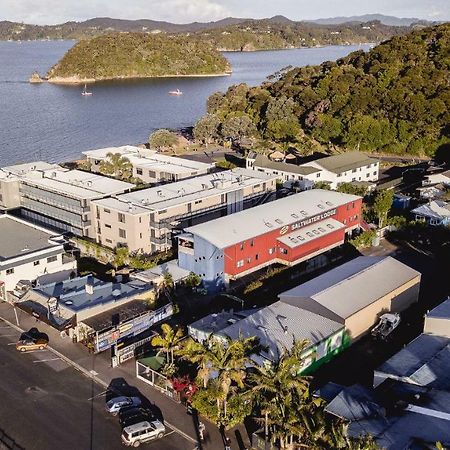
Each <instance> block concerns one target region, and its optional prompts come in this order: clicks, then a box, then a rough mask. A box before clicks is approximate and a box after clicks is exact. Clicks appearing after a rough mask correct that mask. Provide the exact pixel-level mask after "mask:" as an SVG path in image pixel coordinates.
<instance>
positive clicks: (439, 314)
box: [427, 297, 450, 319]
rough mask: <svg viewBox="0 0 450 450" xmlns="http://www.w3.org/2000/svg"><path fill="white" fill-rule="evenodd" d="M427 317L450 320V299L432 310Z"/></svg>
mask: <svg viewBox="0 0 450 450" xmlns="http://www.w3.org/2000/svg"><path fill="white" fill-rule="evenodd" d="M427 317H434V318H436V319H450V297H449V298H448V299H447V300H444V301H443V302H442V303H441V304H439V305H438V306H436V308H434V309H432V310H431V311H430V312H429V313H428V314H427Z"/></svg>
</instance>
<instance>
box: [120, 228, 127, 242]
mask: <svg viewBox="0 0 450 450" xmlns="http://www.w3.org/2000/svg"><path fill="white" fill-rule="evenodd" d="M119 237H121V238H124V239H125V238H126V237H127V232H126V231H125V230H122V228H119Z"/></svg>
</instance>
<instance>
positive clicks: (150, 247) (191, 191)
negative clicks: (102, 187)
mask: <svg viewBox="0 0 450 450" xmlns="http://www.w3.org/2000/svg"><path fill="white" fill-rule="evenodd" d="M275 190H276V177H274V176H271V175H266V174H263V173H258V172H253V171H250V170H246V169H240V168H237V169H233V170H227V171H223V172H219V173H214V174H209V175H203V176H201V177H195V178H190V179H188V180H184V181H179V182H177V183H170V184H166V185H162V186H157V187H152V188H148V189H142V190H138V191H134V192H131V193H128V194H122V195H118V196H116V197H111V198H104V199H101V200H95V201H93V202H92V206H93V208H94V209H95V213H94V216H93V217H94V220H95V237H96V240H97V242H98V243H100V244H102V245H106V246H107V247H111V248H115V247H117V246H127V247H128V249H129V250H130V251H132V252H133V251H139V252H143V253H153V252H156V251H162V250H166V249H168V248H170V247H171V246H172V231H173V230H174V229H182V228H184V227H185V226H189V225H194V224H198V223H202V222H206V221H208V220H211V219H213V218H217V217H221V216H225V215H228V214H232V213H234V212H237V211H241V210H243V209H246V208H249V207H252V206H255V205H257V204H260V203H264V202H265V201H268V200H271V199H272V198H271V197H273V196H274V192H275Z"/></svg>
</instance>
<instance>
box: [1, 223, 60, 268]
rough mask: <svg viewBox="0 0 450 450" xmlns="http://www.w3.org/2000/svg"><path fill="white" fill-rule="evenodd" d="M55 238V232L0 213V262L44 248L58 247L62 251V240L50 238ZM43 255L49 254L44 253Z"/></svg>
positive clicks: (56, 236)
mask: <svg viewBox="0 0 450 450" xmlns="http://www.w3.org/2000/svg"><path fill="white" fill-rule="evenodd" d="M57 238H58V235H57V234H56V233H52V232H51V231H48V230H45V229H43V228H40V227H37V226H34V225H32V224H29V223H27V222H25V221H23V220H20V219H17V218H15V217H13V216H9V215H0V262H3V261H6V260H8V259H12V258H17V257H23V256H26V255H28V256H30V255H31V254H32V253H36V252H39V251H42V250H46V249H55V248H60V251H59V253H62V252H63V247H62V242H57V241H52V240H51V239H57ZM44 256H45V257H47V256H49V255H47V254H45V255H44ZM44 256H43V257H44ZM2 267H3V266H2Z"/></svg>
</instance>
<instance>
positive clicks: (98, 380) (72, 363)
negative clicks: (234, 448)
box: [0, 317, 197, 444]
mask: <svg viewBox="0 0 450 450" xmlns="http://www.w3.org/2000/svg"><path fill="white" fill-rule="evenodd" d="M0 320H2V321H3V322H4V323H6V324H8V325H9V326H10V327H11V328H13V329H15V330H17V331H19V332H21V333H24V330H22V328H20V327H18V326H17V325H15V324H13V323H12V322H10V321H9V320H7V319H5V318H4V317H0ZM47 350H49V351H51V352H52V353H54V354H55V355H58V356H59V359H61V360H63V361H65V362H66V363H67V364H68V365H70V366H72V367H74V368H75V369H76V370H78V371H79V372H81V373H82V374H84V375H85V376H86V377H87V378H90V379H92V380H94V381H95V382H96V383H97V384H99V385H100V386H103V387H104V388H108V384H107V383H105V382H104V381H103V380H102V379H101V378H99V377H98V376H97V375H98V374H97V372H95V371H94V370H87V369H85V368H84V367H83V366H81V365H80V364H78V363H76V362H75V361H72V360H71V359H70V358H68V357H67V356H66V355H64V354H63V353H61V352H59V351H58V350H56V349H54V348H53V347H50V346H48V347H47ZM94 374H96V375H94ZM164 423H165V424H167V426H168V427H169V428H171V429H172V430H173V431H175V433H177V434H179V435H180V436H182V437H184V438H185V439H186V440H187V441H189V442H192V443H193V444H197V439H194V438H192V437H191V436H189V435H188V434H186V433H185V432H184V431H181V430H180V429H179V428H177V427H176V426H174V425H172V424H171V423H169V422H167V421H164Z"/></svg>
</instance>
